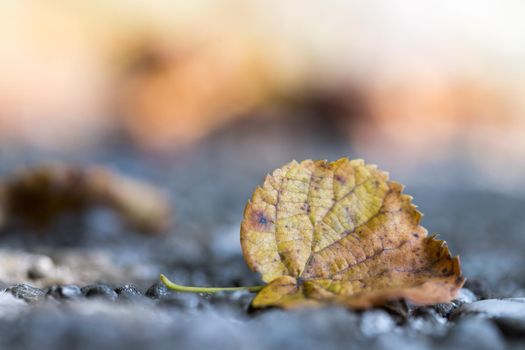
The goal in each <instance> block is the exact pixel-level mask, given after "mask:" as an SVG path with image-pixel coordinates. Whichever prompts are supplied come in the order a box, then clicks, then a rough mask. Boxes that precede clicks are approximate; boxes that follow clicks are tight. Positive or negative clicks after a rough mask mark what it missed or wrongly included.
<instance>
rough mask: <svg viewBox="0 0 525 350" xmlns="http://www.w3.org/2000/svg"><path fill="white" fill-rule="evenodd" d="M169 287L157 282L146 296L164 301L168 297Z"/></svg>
mask: <svg viewBox="0 0 525 350" xmlns="http://www.w3.org/2000/svg"><path fill="white" fill-rule="evenodd" d="M168 293H169V292H168V287H166V286H165V285H164V283H160V282H157V283H155V284H154V285H152V286H151V287H149V288H148V290H147V291H146V294H145V295H146V296H147V297H148V298H151V299H156V300H157V299H162V298H164V297H166V296H167V295H168Z"/></svg>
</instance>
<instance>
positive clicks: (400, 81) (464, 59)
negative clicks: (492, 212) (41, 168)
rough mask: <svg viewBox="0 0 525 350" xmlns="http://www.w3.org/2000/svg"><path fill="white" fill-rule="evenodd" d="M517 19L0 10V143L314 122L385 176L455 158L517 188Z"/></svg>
mask: <svg viewBox="0 0 525 350" xmlns="http://www.w3.org/2000/svg"><path fill="white" fill-rule="evenodd" d="M524 10H525V5H524V4H522V3H521V2H520V1H507V2H504V3H501V2H498V1H484V2H482V3H479V2H477V1H463V2H461V3H456V2H442V1H428V2H425V4H424V5H421V4H419V3H418V2H417V1H407V2H404V3H403V4H395V5H394V4H390V3H389V2H388V1H372V2H368V3H367V4H360V3H359V2H346V1H335V0H334V1H329V2H328V3H319V2H316V1H287V2H285V3H283V2H281V1H265V2H255V1H239V0H216V1H191V2H188V1H162V0H156V1H138V0H135V1H118V0H109V1H102V0H94V1H89V2H86V1H66V0H39V1H36V0H34V1H31V0H24V1H2V2H1V3H0V43H1V45H0V77H1V79H0V137H1V142H2V144H3V146H4V147H5V146H6V145H10V146H12V145H16V146H17V147H19V146H23V147H25V146H29V147H33V148H37V149H47V150H58V151H60V152H64V151H66V152H68V153H70V152H76V151H79V150H82V149H87V148H90V147H93V146H94V145H98V144H100V143H101V142H105V141H107V140H111V139H114V138H115V137H118V138H122V139H125V140H126V141H127V142H129V143H130V144H132V145H134V146H136V147H137V148H139V149H140V150H145V151H148V152H149V151H152V152H163V153H164V154H166V153H169V154H171V155H173V154H177V153H179V154H180V152H183V151H184V150H187V149H188V148H191V147H193V146H194V145H195V144H197V143H199V142H200V141H202V140H203V139H205V138H206V137H209V136H210V135H213V134H214V133H215V132H216V131H217V130H220V129H221V128H224V127H227V126H228V125H231V124H232V123H235V122H237V121H239V120H240V119H250V118H253V117H254V116H255V115H259V116H260V115H265V116H266V117H265V118H271V117H275V115H276V114H279V117H278V118H281V119H286V118H294V117H295V118H297V123H299V124H301V123H310V122H311V121H309V120H306V119H305V120H304V121H301V120H300V119H301V118H299V117H298V116H300V115H304V114H308V113H309V112H310V111H314V112H315V113H317V114H319V116H318V117H316V119H317V122H318V123H319V125H318V127H319V129H320V130H322V131H325V130H331V131H336V132H337V136H338V137H340V138H341V139H342V140H344V141H345V142H346V143H347V144H348V145H351V146H352V155H358V156H360V157H363V158H365V159H367V160H369V161H374V162H378V163H380V164H381V165H382V166H383V167H384V168H387V169H391V170H397V169H398V168H399V171H402V170H403V169H411V170H410V172H411V171H412V167H416V168H419V167H421V166H426V165H429V164H435V163H436V162H441V161H447V160H452V159H453V160H455V161H459V162H461V163H463V166H466V167H473V168H475V172H474V173H473V174H475V175H473V174H472V175H473V176H470V175H469V178H470V179H469V181H474V182H480V183H484V182H485V181H488V182H487V183H489V186H491V187H497V189H498V190H499V189H506V190H509V191H515V190H516V186H515V185H514V182H515V181H519V180H520V179H522V178H523V176H524V175H525V171H524V170H525V169H524V166H523V165H524V164H523V163H524V162H523V161H522V159H523V156H524V154H523V152H525V147H524V146H525V145H524V142H525V135H524V132H525V128H524V125H523V124H524V120H525V119H524V117H523V112H524V110H525V105H524V104H525V102H524V101H523V99H522V98H521V96H522V95H523V92H524V91H525V67H524V65H523V63H522V62H523V61H524V59H525V30H524V29H525V28H524V27H525V24H523V21H522V19H521V14H522V13H523V11H524ZM316 128H317V127H316ZM282 137H286V135H282ZM261 147H264V146H263V145H261ZM266 147H268V146H266ZM272 151H273V150H272ZM347 153H349V152H340V155H345V154H347ZM287 156H288V157H286V156H282V159H284V160H288V158H290V157H289V155H287ZM305 156H307V157H309V156H310V155H305ZM312 156H313V155H312ZM504 169H505V170H504Z"/></svg>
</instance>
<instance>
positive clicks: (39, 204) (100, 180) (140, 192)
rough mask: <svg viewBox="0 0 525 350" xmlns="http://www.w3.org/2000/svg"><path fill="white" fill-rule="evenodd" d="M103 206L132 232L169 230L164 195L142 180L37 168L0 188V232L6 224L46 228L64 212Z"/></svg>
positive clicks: (97, 172)
mask: <svg viewBox="0 0 525 350" xmlns="http://www.w3.org/2000/svg"><path fill="white" fill-rule="evenodd" d="M95 206H103V207H107V208H110V209H112V210H114V211H115V212H116V213H118V214H119V216H120V217H121V219H122V220H123V221H124V222H125V223H126V224H127V225H128V226H129V227H131V228H133V229H136V230H137V231H140V232H145V233H157V232H163V231H165V230H166V229H167V228H168V226H169V219H170V206H169V202H168V199H167V196H166V195H165V194H164V193H163V192H162V191H161V190H160V189H158V188H156V187H154V186H151V185H149V184H147V183H144V182H142V181H139V180H136V179H132V178H130V177H126V176H123V175H119V174H116V173H114V172H111V171H109V170H106V169H104V168H100V167H90V168H81V167H69V166H65V165H62V164H53V165H48V166H40V167H36V168H33V169H28V170H25V171H24V172H21V173H18V174H14V175H12V176H11V177H9V178H7V179H5V180H4V181H3V182H2V183H0V227H3V226H5V225H8V224H9V223H22V224H30V225H31V226H34V227H44V228H45V227H47V226H49V225H50V224H51V223H52V221H53V220H54V219H56V218H57V217H58V216H59V215H61V214H63V213H66V212H83V211H85V210H88V209H89V208H91V207H95Z"/></svg>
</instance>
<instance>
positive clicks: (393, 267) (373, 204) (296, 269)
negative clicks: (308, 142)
mask: <svg viewBox="0 0 525 350" xmlns="http://www.w3.org/2000/svg"><path fill="white" fill-rule="evenodd" d="M402 190H403V186H402V185H401V184H399V183H397V182H393V181H389V180H388V175H387V173H385V172H383V171H380V170H378V169H377V168H376V166H374V165H366V164H365V163H364V162H363V161H362V160H348V159H346V158H342V159H339V160H338V161H336V162H327V161H322V160H319V161H312V160H305V161H303V162H301V163H297V162H296V161H293V162H291V163H289V164H287V165H285V166H283V167H282V168H279V169H277V170H275V171H274V172H273V174H272V175H268V176H267V177H266V179H265V181H264V184H263V185H262V186H261V187H258V188H257V189H256V190H255V193H254V194H253V197H252V199H251V201H250V202H249V203H248V205H247V206H246V209H245V212H244V220H243V222H242V225H241V245H242V249H243V254H244V258H245V259H246V261H247V263H248V265H249V266H250V268H251V269H252V270H254V271H257V272H259V273H260V274H261V276H262V279H263V280H264V281H265V282H267V283H268V284H267V285H266V286H265V287H264V288H263V289H262V290H261V291H260V292H259V293H258V294H257V296H256V297H255V298H254V300H253V302H252V306H253V307H255V308H262V307H271V306H277V307H283V308H296V307H304V306H318V305H322V304H325V303H336V304H342V305H346V306H349V307H352V308H368V307H372V306H376V305H381V304H384V303H385V302H386V301H390V300H394V299H401V298H405V299H407V300H409V301H411V302H413V303H415V304H419V305H428V304H435V303H442V302H449V301H450V300H452V299H453V298H454V297H455V296H456V294H457V291H458V290H459V288H461V286H462V285H463V283H464V278H463V277H462V276H461V270H460V263H459V258H458V257H452V256H451V255H450V252H449V250H448V248H447V246H446V243H445V242H444V241H439V240H437V239H435V237H433V236H431V237H429V236H427V231H426V229H424V228H423V227H422V226H420V225H419V221H420V219H421V213H420V212H419V211H417V210H416V208H415V206H414V205H412V204H411V199H412V198H411V197H410V196H407V195H405V194H402Z"/></svg>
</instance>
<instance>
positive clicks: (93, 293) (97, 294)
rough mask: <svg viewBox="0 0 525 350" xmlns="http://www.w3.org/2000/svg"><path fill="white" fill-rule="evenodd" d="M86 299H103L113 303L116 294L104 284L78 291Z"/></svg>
mask: <svg viewBox="0 0 525 350" xmlns="http://www.w3.org/2000/svg"><path fill="white" fill-rule="evenodd" d="M80 290H81V291H82V294H84V295H85V296H86V298H103V299H108V300H111V301H115V300H117V298H118V295H117V292H115V291H114V290H113V289H112V288H110V287H109V286H107V285H105V284H94V285H90V286H86V287H82V288H81V289H80Z"/></svg>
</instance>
